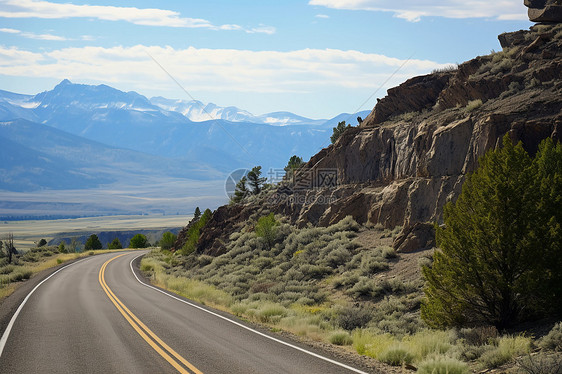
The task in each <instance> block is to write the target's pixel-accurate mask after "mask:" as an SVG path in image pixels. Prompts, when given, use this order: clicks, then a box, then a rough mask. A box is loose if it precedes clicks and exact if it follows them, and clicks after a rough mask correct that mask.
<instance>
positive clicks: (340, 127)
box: [330, 121, 351, 144]
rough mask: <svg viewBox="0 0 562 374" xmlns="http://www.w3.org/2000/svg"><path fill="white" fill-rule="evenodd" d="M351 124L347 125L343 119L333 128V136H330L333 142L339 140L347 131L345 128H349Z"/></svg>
mask: <svg viewBox="0 0 562 374" xmlns="http://www.w3.org/2000/svg"><path fill="white" fill-rule="evenodd" d="M350 127H351V125H346V124H345V121H341V122H339V123H338V125H337V126H336V127H334V128H333V133H332V136H330V140H331V141H332V144H334V143H335V142H336V140H338V138H339V137H340V136H341V135H342V134H343V133H344V132H345V130H347V129H349V128H350Z"/></svg>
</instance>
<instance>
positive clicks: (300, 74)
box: [0, 0, 532, 119]
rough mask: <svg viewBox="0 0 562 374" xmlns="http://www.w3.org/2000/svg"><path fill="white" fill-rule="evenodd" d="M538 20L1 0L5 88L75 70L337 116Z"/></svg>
mask: <svg viewBox="0 0 562 374" xmlns="http://www.w3.org/2000/svg"><path fill="white" fill-rule="evenodd" d="M531 25H532V23H531V22H529V20H528V18H527V8H525V6H524V5H523V0H494V1H490V0H442V1H430V0H403V1H396V0H283V1H279V0H237V1H232V0H229V1H227V0H205V1H192V0H184V1H151V0H135V1H132V0H123V1H119V2H117V1H113V0H101V1H97V0H87V1H81V0H69V1H57V2H55V1H49V0H45V1H42V0H0V89H3V90H7V91H12V92H17V93H25V94H36V93H39V92H42V91H45V90H50V89H52V88H53V87H54V86H55V85H56V84H57V83H59V82H60V81H61V80H63V79H70V80H71V81H72V82H73V83H83V84H107V85H110V86H112V87H115V88H117V89H120V90H123V91H136V92H138V93H140V94H142V95H145V96H147V97H149V98H150V97H153V96H164V97H167V98H173V99H183V100H191V99H197V100H201V101H203V102H205V103H209V102H212V103H215V104H217V105H220V106H237V107H239V108H241V109H244V110H247V111H250V112H251V113H253V114H256V115H260V114H264V113H268V112H275V111H290V112H293V113H296V114H299V115H302V116H306V117H310V118H318V119H319V118H326V119H327V118H332V117H334V116H336V115H337V114H339V113H343V112H347V113H353V112H356V111H360V110H371V109H372V108H373V106H374V105H375V104H376V99H377V98H380V97H384V96H385V95H386V90H387V89H388V88H391V87H393V86H396V85H398V84H400V83H402V82H404V81H405V80H406V79H408V78H410V77H413V76H416V75H421V74H428V73H430V72H431V71H432V70H434V69H438V68H442V67H445V66H449V65H451V64H455V63H461V62H463V61H466V60H469V59H471V58H474V57H476V56H478V55H485V54H489V53H490V51H492V50H496V51H497V50H500V49H501V47H500V45H499V42H498V40H497V35H499V34H501V33H503V32H509V31H516V30H520V29H527V28H529V27H530V26H531Z"/></svg>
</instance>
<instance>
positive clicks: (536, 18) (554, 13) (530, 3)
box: [525, 0, 562, 23]
mask: <svg viewBox="0 0 562 374" xmlns="http://www.w3.org/2000/svg"><path fill="white" fill-rule="evenodd" d="M525 6H526V7H528V8H529V11H528V13H529V19H530V20H531V22H556V23H559V22H562V1H561V0H525Z"/></svg>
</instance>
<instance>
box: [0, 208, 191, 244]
mask: <svg viewBox="0 0 562 374" xmlns="http://www.w3.org/2000/svg"><path fill="white" fill-rule="evenodd" d="M191 218H192V216H188V215H173V216H172V215H169V216H164V215H146V216H102V217H86V218H72V219H56V220H28V221H1V222H0V239H2V238H4V237H5V236H6V235H7V234H8V233H13V234H14V244H15V246H16V248H17V249H23V250H25V249H29V248H32V247H35V246H36V242H38V241H39V240H41V239H46V240H47V241H48V240H49V239H51V238H52V237H53V236H54V235H55V234H58V233H61V232H65V233H75V234H76V235H78V234H80V233H94V232H99V231H122V230H123V231H124V230H137V229H138V230H141V229H159V228H167V227H182V226H185V225H186V224H187V222H189V220H190V219H191Z"/></svg>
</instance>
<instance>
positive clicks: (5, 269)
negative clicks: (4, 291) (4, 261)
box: [0, 265, 15, 274]
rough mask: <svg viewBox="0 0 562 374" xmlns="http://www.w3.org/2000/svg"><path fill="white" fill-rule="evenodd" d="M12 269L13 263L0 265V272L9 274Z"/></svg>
mask: <svg viewBox="0 0 562 374" xmlns="http://www.w3.org/2000/svg"><path fill="white" fill-rule="evenodd" d="M14 269H15V266H14V265H6V266H2V267H0V274H10V273H11V272H12V271H14Z"/></svg>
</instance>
